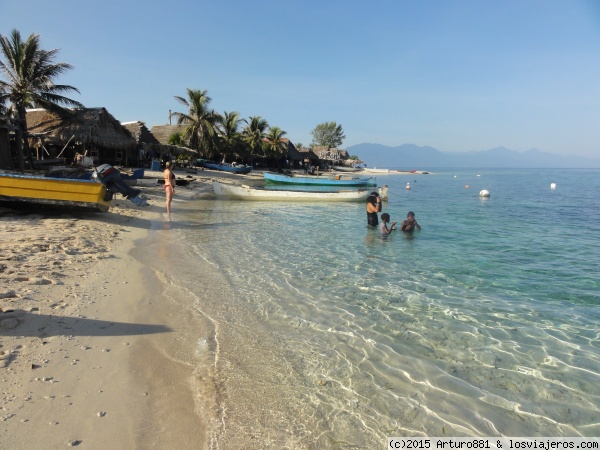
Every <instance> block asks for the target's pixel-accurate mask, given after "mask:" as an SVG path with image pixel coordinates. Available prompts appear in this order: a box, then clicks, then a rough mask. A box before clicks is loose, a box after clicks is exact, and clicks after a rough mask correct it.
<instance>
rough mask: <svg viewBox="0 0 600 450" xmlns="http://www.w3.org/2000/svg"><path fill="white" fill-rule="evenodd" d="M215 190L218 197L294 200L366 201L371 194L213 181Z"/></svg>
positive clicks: (362, 191)
mask: <svg viewBox="0 0 600 450" xmlns="http://www.w3.org/2000/svg"><path fill="white" fill-rule="evenodd" d="M213 190H214V192H215V195H216V196H217V197H223V198H229V199H237V200H255V201H294V202H358V201H365V200H366V199H367V197H368V195H369V191H368V190H366V189H354V190H338V191H295V190H283V189H277V190H269V189H261V188H257V187H252V186H247V185H232V184H225V183H220V182H218V181H214V182H213Z"/></svg>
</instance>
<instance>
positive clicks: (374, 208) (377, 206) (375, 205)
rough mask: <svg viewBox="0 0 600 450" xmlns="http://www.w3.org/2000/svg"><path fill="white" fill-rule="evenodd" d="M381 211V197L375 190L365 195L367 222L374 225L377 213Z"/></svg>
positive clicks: (376, 222) (377, 221)
mask: <svg viewBox="0 0 600 450" xmlns="http://www.w3.org/2000/svg"><path fill="white" fill-rule="evenodd" d="M380 211H381V198H380V197H379V194H378V193H377V192H371V195H369V196H368V197H367V223H368V224H369V225H371V226H374V227H376V226H377V225H378V223H379V220H378V218H377V213H378V212H380Z"/></svg>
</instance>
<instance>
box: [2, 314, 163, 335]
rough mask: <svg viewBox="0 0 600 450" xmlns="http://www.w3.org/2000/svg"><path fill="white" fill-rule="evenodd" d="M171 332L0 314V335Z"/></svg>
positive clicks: (95, 321) (140, 326) (103, 322)
mask: <svg viewBox="0 0 600 450" xmlns="http://www.w3.org/2000/svg"><path fill="white" fill-rule="evenodd" d="M170 331H173V330H172V329H171V328H169V327H167V326H165V325H154V324H145V323H126V322H112V321H106V320H98V319H88V318H81V317H64V316H53V315H47V314H37V313H31V312H27V311H23V310H20V309H15V310H13V311H10V312H5V313H2V314H0V336H33V337H39V338H43V337H48V336H135V335H143V334H156V333H168V332H170Z"/></svg>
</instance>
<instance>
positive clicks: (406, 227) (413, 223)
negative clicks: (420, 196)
mask: <svg viewBox="0 0 600 450" xmlns="http://www.w3.org/2000/svg"><path fill="white" fill-rule="evenodd" d="M415 228H416V229H417V230H420V229H421V225H419V224H418V223H417V219H415V213H414V212H412V211H409V212H408V214H407V215H406V220H405V221H404V222H402V225H400V229H401V230H402V231H414V229H415Z"/></svg>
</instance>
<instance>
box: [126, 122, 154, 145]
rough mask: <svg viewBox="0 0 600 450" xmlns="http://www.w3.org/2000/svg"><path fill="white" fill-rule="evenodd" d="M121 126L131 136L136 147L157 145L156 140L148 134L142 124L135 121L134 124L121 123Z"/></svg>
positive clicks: (148, 131) (146, 128)
mask: <svg viewBox="0 0 600 450" xmlns="http://www.w3.org/2000/svg"><path fill="white" fill-rule="evenodd" d="M121 125H123V126H124V127H125V128H126V129H127V130H128V131H129V132H130V133H131V135H132V136H133V138H134V139H135V142H136V144H137V145H138V146H140V145H142V144H148V145H157V144H160V142H158V139H156V137H155V136H154V135H153V134H152V132H150V130H149V129H148V127H147V126H146V124H145V123H144V122H140V121H139V120H136V121H135V122H122V123H121Z"/></svg>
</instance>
